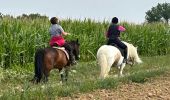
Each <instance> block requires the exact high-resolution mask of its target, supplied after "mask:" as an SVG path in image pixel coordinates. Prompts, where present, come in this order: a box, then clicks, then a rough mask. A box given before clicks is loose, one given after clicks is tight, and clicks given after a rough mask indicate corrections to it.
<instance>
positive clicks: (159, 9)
mask: <svg viewBox="0 0 170 100" xmlns="http://www.w3.org/2000/svg"><path fill="white" fill-rule="evenodd" d="M145 19H146V20H147V22H149V23H150V22H160V21H163V22H166V23H168V22H169V19H170V3H162V4H160V3H158V5H157V6H156V7H152V8H151V10H148V11H147V12H146V16H145Z"/></svg>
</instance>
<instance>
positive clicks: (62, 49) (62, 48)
mask: <svg viewBox="0 0 170 100" xmlns="http://www.w3.org/2000/svg"><path fill="white" fill-rule="evenodd" d="M52 48H54V49H58V50H61V51H63V52H64V53H65V55H66V57H67V59H68V60H69V59H70V58H69V54H68V52H67V50H66V49H65V48H64V47H56V46H53V47H52Z"/></svg>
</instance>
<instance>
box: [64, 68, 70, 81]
mask: <svg viewBox="0 0 170 100" xmlns="http://www.w3.org/2000/svg"><path fill="white" fill-rule="evenodd" d="M69 70H70V68H69V67H66V69H65V74H66V75H65V81H67V80H68V74H69Z"/></svg>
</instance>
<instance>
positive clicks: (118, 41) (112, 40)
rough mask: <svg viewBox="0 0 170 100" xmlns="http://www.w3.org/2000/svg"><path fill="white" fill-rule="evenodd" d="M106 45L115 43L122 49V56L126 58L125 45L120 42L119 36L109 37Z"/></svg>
mask: <svg viewBox="0 0 170 100" xmlns="http://www.w3.org/2000/svg"><path fill="white" fill-rule="evenodd" d="M107 45H113V46H115V45H117V46H118V47H119V48H121V49H123V53H124V58H125V59H127V46H126V45H125V44H124V43H123V42H121V41H120V39H119V38H114V39H109V40H108V42H107Z"/></svg>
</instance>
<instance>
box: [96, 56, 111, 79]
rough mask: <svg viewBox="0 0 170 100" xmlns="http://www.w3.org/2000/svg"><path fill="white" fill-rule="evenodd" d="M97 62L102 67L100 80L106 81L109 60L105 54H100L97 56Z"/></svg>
mask: <svg viewBox="0 0 170 100" xmlns="http://www.w3.org/2000/svg"><path fill="white" fill-rule="evenodd" d="M97 62H98V64H99V66H100V76H99V78H100V79H104V78H105V77H106V76H107V73H106V72H107V66H108V65H107V59H106V56H105V55H104V54H98V55H97Z"/></svg>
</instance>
